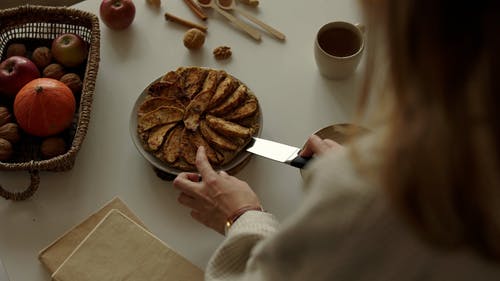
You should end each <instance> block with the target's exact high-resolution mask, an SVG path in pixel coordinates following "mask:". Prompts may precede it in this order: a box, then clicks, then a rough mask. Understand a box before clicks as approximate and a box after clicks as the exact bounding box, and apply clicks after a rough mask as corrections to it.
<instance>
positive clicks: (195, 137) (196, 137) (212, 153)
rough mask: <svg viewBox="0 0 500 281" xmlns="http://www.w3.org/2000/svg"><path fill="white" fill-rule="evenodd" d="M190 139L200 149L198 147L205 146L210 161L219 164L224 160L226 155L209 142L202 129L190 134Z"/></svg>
mask: <svg viewBox="0 0 500 281" xmlns="http://www.w3.org/2000/svg"><path fill="white" fill-rule="evenodd" d="M190 141H191V143H192V144H193V145H194V146H195V147H196V149H198V147H200V146H203V147H204V148H205V152H206V154H207V158H208V160H209V161H210V163H212V164H215V165H217V164H220V163H222V161H224V155H222V154H220V153H218V152H217V151H216V150H215V149H213V148H212V147H211V146H210V145H209V144H208V142H207V141H206V140H205V139H204V138H203V136H202V135H201V133H200V130H197V131H196V132H194V133H192V134H191V135H190Z"/></svg>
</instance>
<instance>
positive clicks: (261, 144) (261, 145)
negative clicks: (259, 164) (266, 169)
mask: <svg viewBox="0 0 500 281" xmlns="http://www.w3.org/2000/svg"><path fill="white" fill-rule="evenodd" d="M246 150H247V151H248V152H250V153H253V154H257V155H259V156H262V157H265V158H268V159H271V160H274V161H278V162H281V163H285V164H288V165H290V166H293V167H296V168H303V167H304V166H305V165H306V164H307V162H308V161H309V160H310V159H311V158H310V157H307V158H306V157H301V156H299V152H300V148H298V147H294V146H290V145H286V144H282V143H279V142H275V141H271V140H265V139H261V138H255V137H253V138H252V140H251V141H250V143H249V144H248V146H247V148H246Z"/></svg>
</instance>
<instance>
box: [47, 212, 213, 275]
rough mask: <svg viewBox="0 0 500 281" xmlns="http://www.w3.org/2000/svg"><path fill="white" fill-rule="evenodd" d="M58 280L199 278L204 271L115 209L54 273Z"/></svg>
mask: <svg viewBox="0 0 500 281" xmlns="http://www.w3.org/2000/svg"><path fill="white" fill-rule="evenodd" d="M52 278H53V280H55V281H95V280H99V281H111V280H126V281H160V280H161V281H164V280H176V281H197V280H200V281H201V280H203V271H202V270H201V269H199V268H198V267H196V266H194V265H193V264H192V263H191V262H189V261H188V260H186V259H185V258H183V257H182V256H180V255H179V254H177V253H176V252H174V251H173V250H172V249H170V248H169V247H168V246H167V245H166V244H164V243H163V242H162V241H161V240H159V239H158V238H156V237H155V236H154V235H153V234H151V233H150V232H148V231H147V230H146V229H144V228H143V227H142V226H140V225H139V224H137V223H135V222H134V221H133V220H131V219H129V218H128V217H127V216H125V215H124V214H123V213H122V212H120V211H118V210H111V211H110V212H109V213H108V214H107V215H106V217H105V218H104V219H103V220H102V221H101V222H100V223H99V224H98V225H97V226H96V227H95V228H94V229H93V230H92V231H91V232H90V233H89V235H88V236H87V237H86V238H85V239H84V240H83V241H82V242H81V243H80V244H79V245H78V247H77V248H76V249H75V250H74V251H73V252H72V253H71V255H70V256H69V257H68V258H67V259H66V260H65V261H64V262H63V263H62V265H61V266H60V267H59V268H58V269H57V270H56V271H55V272H54V274H53V275H52Z"/></svg>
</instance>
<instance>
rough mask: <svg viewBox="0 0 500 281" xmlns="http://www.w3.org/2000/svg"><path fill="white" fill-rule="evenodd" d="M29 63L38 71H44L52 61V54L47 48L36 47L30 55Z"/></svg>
mask: <svg viewBox="0 0 500 281" xmlns="http://www.w3.org/2000/svg"><path fill="white" fill-rule="evenodd" d="M31 61H33V63H34V64H35V65H36V66H38V68H40V69H44V68H45V67H46V66H47V65H49V64H50V62H51V61H52V53H51V52H50V49H49V48H47V47H38V48H36V49H35V50H34V51H33V54H32V55H31Z"/></svg>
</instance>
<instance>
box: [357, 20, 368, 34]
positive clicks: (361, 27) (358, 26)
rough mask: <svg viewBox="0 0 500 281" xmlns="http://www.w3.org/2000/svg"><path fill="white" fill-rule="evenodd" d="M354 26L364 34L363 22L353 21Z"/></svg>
mask: <svg viewBox="0 0 500 281" xmlns="http://www.w3.org/2000/svg"><path fill="white" fill-rule="evenodd" d="M354 26H356V27H357V28H358V29H359V31H361V33H363V34H365V30H366V27H365V25H364V24H361V23H355V24H354Z"/></svg>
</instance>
